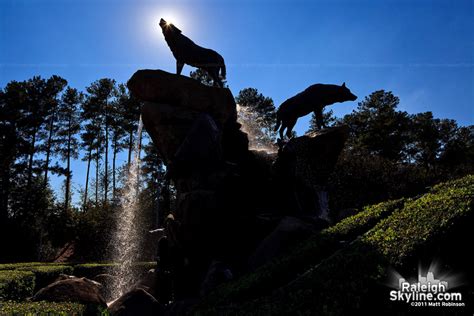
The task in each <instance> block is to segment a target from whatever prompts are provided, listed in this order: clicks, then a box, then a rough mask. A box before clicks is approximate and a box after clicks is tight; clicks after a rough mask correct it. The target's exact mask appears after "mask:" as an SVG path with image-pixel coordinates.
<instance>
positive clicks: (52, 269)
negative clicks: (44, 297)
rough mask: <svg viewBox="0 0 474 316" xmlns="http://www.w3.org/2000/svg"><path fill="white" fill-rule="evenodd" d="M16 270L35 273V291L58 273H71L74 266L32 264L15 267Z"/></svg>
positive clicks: (54, 278)
mask: <svg viewBox="0 0 474 316" xmlns="http://www.w3.org/2000/svg"><path fill="white" fill-rule="evenodd" d="M17 270H18V271H31V272H33V273H34V274H35V291H38V290H39V289H41V288H43V287H45V286H47V285H48V284H50V283H52V282H54V280H56V279H57V278H58V277H59V275H60V274H67V275H72V274H73V271H74V268H73V267H71V266H64V265H46V266H32V267H23V268H19V269H17Z"/></svg>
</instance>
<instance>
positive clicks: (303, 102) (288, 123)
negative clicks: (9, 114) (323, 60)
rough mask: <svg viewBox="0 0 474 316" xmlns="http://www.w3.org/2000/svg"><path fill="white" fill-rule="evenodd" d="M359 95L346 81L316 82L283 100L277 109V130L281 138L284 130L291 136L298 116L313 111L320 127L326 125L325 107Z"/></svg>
mask: <svg viewBox="0 0 474 316" xmlns="http://www.w3.org/2000/svg"><path fill="white" fill-rule="evenodd" d="M356 99H357V96H356V95H354V94H352V92H351V90H349V89H348V88H347V87H346V83H345V82H344V83H343V84H342V86H338V85H334V84H321V83H318V84H314V85H312V86H309V87H308V88H306V90H304V91H303V92H300V93H298V94H297V95H295V96H293V97H291V98H289V99H288V100H286V101H285V102H283V103H282V104H281V105H280V107H279V108H278V111H277V125H276V126H275V131H277V130H278V129H280V138H281V139H283V132H284V131H285V129H286V135H287V136H288V137H291V131H292V130H293V127H295V124H296V121H297V120H298V118H300V117H302V116H305V115H307V114H309V113H311V112H314V114H315V115H316V124H317V125H318V129H321V127H325V126H323V125H324V122H323V108H324V107H325V106H327V105H331V104H334V103H336V102H346V101H355V100H356Z"/></svg>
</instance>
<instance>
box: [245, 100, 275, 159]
mask: <svg viewBox="0 0 474 316" xmlns="http://www.w3.org/2000/svg"><path fill="white" fill-rule="evenodd" d="M237 119H238V122H239V123H240V124H241V125H242V131H243V132H245V133H247V135H248V138H249V149H251V150H263V151H265V152H267V153H269V154H271V153H276V152H277V151H278V148H277V147H276V146H275V144H274V143H273V142H272V141H271V140H269V138H268V137H266V135H265V133H264V128H263V126H262V124H261V119H260V118H259V117H258V114H257V113H255V112H253V111H251V109H249V108H248V107H244V106H239V105H238V104H237Z"/></svg>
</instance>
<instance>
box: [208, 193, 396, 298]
mask: <svg viewBox="0 0 474 316" xmlns="http://www.w3.org/2000/svg"><path fill="white" fill-rule="evenodd" d="M404 203H405V200H404V199H398V200H394V201H387V202H383V203H379V204H376V205H372V206H368V207H365V208H363V210H362V211H361V212H359V213H358V214H356V215H354V216H352V217H349V218H346V219H344V220H342V221H341V222H339V223H337V224H336V225H334V226H332V227H330V228H328V229H325V230H323V231H322V232H320V233H319V234H316V235H314V236H312V237H311V238H309V239H308V240H307V241H305V242H304V243H302V244H301V245H300V246H298V247H297V248H296V249H295V250H293V251H292V252H291V253H290V254H289V255H287V256H284V257H281V258H277V259H274V260H272V261H271V262H270V263H268V264H266V265H264V266H262V267H260V268H258V269H257V270H256V271H255V272H254V273H251V274H248V275H245V276H243V277H241V278H240V279H238V280H236V281H234V282H231V283H227V284H224V285H223V286H221V287H219V288H218V289H217V290H216V291H215V292H213V293H212V294H210V295H209V297H208V298H207V299H205V300H204V303H203V305H209V306H210V305H215V304H221V303H225V302H229V300H230V301H232V302H234V303H237V302H239V301H242V300H248V299H251V298H254V297H259V296H261V295H265V294H267V293H269V292H271V291H272V290H273V289H275V288H277V287H279V286H282V285H284V284H286V283H287V282H289V281H290V280H292V279H293V278H294V277H295V276H297V275H298V274H300V273H302V272H304V271H305V270H306V269H308V268H309V267H310V266H312V265H315V264H317V263H318V262H320V261H321V259H323V258H325V257H326V256H328V255H329V254H331V253H333V252H334V251H336V250H338V249H340V248H341V247H343V245H344V244H345V243H347V242H348V241H352V240H353V239H354V238H356V237H357V236H358V235H360V234H361V233H363V232H365V231H367V230H368V229H370V228H371V227H373V226H374V225H375V224H376V223H377V222H378V221H380V220H381V219H383V218H385V217H387V216H389V215H390V214H392V213H393V212H394V211H396V210H398V209H400V208H403V206H404Z"/></svg>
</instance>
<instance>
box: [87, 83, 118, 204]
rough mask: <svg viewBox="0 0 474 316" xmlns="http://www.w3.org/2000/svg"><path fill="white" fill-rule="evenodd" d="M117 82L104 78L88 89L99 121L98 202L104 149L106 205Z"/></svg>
mask: <svg viewBox="0 0 474 316" xmlns="http://www.w3.org/2000/svg"><path fill="white" fill-rule="evenodd" d="M115 84H116V82H115V80H113V79H109V78H103V79H99V80H97V81H95V82H93V83H92V84H91V85H90V86H88V87H87V88H86V90H87V93H88V96H87V98H88V101H89V103H93V104H94V108H95V110H96V111H97V120H98V122H97V123H99V126H100V128H99V133H98V139H99V144H98V146H97V148H96V150H97V151H96V153H97V156H96V188H95V190H96V202H98V191H99V184H100V181H99V180H100V165H99V161H100V150H101V149H102V148H103V149H104V164H105V166H104V186H103V191H104V197H103V200H104V203H107V201H108V193H109V174H108V172H109V133H110V131H109V129H110V123H111V116H112V115H111V113H112V104H113V97H114V95H115V94H116V86H115ZM101 136H103V137H104V140H103V142H102V141H101Z"/></svg>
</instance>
